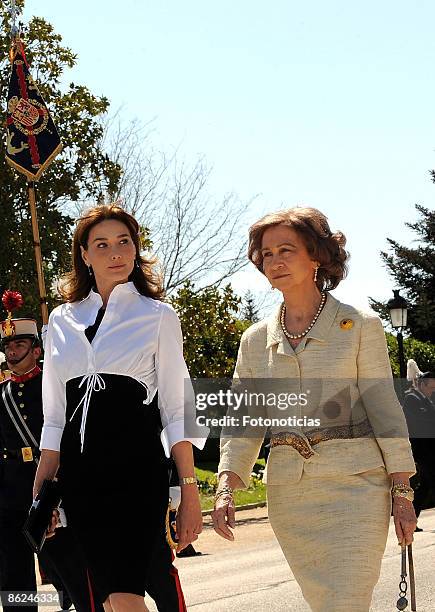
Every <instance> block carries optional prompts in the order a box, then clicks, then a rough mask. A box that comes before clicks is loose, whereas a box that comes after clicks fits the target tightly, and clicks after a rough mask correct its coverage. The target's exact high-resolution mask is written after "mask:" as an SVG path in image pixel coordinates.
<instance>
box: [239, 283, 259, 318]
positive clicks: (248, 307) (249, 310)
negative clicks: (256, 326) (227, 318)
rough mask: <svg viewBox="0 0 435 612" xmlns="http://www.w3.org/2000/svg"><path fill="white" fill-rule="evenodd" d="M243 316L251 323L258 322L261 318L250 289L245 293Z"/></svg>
mask: <svg viewBox="0 0 435 612" xmlns="http://www.w3.org/2000/svg"><path fill="white" fill-rule="evenodd" d="M241 317H242V319H243V320H244V321H247V322H249V323H257V321H258V320H259V316H258V308H257V305H256V303H255V299H254V296H253V295H252V293H251V292H250V291H249V290H248V291H247V292H246V293H245V295H244V297H243V301H242V309H241Z"/></svg>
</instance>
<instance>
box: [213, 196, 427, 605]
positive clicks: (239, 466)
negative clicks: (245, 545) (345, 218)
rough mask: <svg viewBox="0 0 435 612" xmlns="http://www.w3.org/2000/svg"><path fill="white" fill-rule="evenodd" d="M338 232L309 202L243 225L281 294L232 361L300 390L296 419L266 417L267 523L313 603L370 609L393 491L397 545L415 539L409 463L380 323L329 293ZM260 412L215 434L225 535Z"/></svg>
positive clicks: (337, 271) (239, 376)
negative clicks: (232, 430) (233, 429)
mask: <svg viewBox="0 0 435 612" xmlns="http://www.w3.org/2000/svg"><path fill="white" fill-rule="evenodd" d="M345 242H346V240H345V237H344V236H343V234H342V233H340V232H336V233H332V232H331V230H330V228H329V225H328V221H327V219H326V217H325V216H324V215H323V214H322V213H321V212H320V211H318V210H316V209H313V208H291V209H289V210H283V211H280V212H277V213H273V214H269V215H266V216H265V217H263V218H262V219H260V220H259V221H258V222H257V223H255V224H254V225H253V226H252V227H251V228H250V235H249V258H250V260H251V261H252V262H253V263H254V264H255V265H256V267H257V268H258V269H259V270H260V271H261V272H262V273H263V274H264V275H265V276H266V277H267V279H268V280H269V282H270V284H271V286H272V287H273V288H276V289H278V290H279V291H281V292H282V295H283V303H282V304H281V305H280V306H279V308H278V310H277V312H275V313H274V314H273V315H272V316H271V317H270V318H268V319H265V320H263V321H261V322H259V323H256V324H254V325H252V326H251V327H250V328H249V329H248V330H247V331H246V332H245V333H244V334H243V336H242V339H241V344H240V349H239V355H238V360H237V365H236V370H235V380H236V381H239V383H240V381H241V380H243V379H248V380H251V381H253V382H254V384H257V390H258V387H259V386H260V383H261V381H263V384H268V385H269V386H270V380H271V379H274V380H275V382H274V383H273V384H274V385H275V386H276V389H277V390H278V389H279V390H283V389H286V390H287V391H288V392H294V393H293V397H298V398H299V400H300V401H299V403H298V406H297V407H296V408H292V410H293V413H294V415H295V420H294V421H291V420H290V419H289V423H295V425H294V426H293V427H292V426H289V427H284V428H283V427H281V426H280V425H279V424H278V425H277V426H272V428H271V451H270V455H269V458H268V465H267V495H268V506H269V518H270V523H271V526H272V528H273V530H274V532H275V535H276V537H277V539H278V542H279V544H280V546H281V548H282V550H283V553H284V555H285V557H286V559H287V562H288V564H289V566H290V568H291V570H292V572H293V574H294V576H295V578H296V580H297V581H298V583H299V585H300V586H301V589H302V592H303V595H304V597H305V599H306V601H307V602H308V604H309V605H310V607H311V609H312V610H313V612H349V610H352V612H367V611H368V610H369V607H370V602H371V598H372V593H373V589H374V586H375V584H376V582H377V580H378V578H379V573H380V566H381V560H382V556H383V552H384V549H385V545H386V540H387V534H388V526H389V519H390V514H391V490H392V491H393V513H394V522H395V527H396V533H397V538H398V542H399V544H401V545H402V546H403V545H406V544H409V543H410V542H411V541H412V537H413V536H412V534H413V532H414V529H415V525H416V519H415V514H414V509H413V506H412V497H413V494H412V489H411V488H410V486H409V477H410V476H411V475H412V474H413V473H414V469H415V466H414V461H413V458H412V453H411V449H410V445H409V440H408V434H407V429H406V422H405V419H404V416H403V412H402V409H401V406H400V404H399V402H398V400H397V398H396V395H395V392H394V388H393V384H392V376H391V369H390V364H389V360H388V353H387V348H386V342H385V336H384V332H383V329H382V325H381V322H380V320H379V318H378V317H377V316H376V315H374V314H373V313H366V312H363V311H360V310H358V309H356V308H354V307H353V306H349V305H347V304H342V303H340V302H339V301H338V300H337V299H335V298H334V297H333V296H332V295H331V293H330V290H332V289H335V287H337V285H338V284H339V282H340V281H341V280H342V278H343V277H344V275H345V272H346V261H347V257H348V255H347V253H346V251H345V249H344V246H345ZM278 379H280V380H278ZM268 406H269V404H268ZM264 414H265V415H266V416H267V415H268V414H270V408H269V407H268V408H265V407H264ZM272 417H276V411H275V413H274V414H273V415H272ZM302 417H307V418H306V419H305V420H304V418H302ZM309 417H310V418H311V420H307V419H308V418H309ZM315 417H317V418H318V419H319V421H318V423H316V422H315V421H314V418H315ZM270 422H271V423H272V425H273V423H274V422H275V421H274V420H273V418H272V420H271V421H270ZM278 422H280V421H279V419H278ZM281 422H282V421H281ZM304 423H307V424H308V425H307V426H304ZM310 423H311V426H310ZM313 423H316V425H313ZM319 423H320V424H319ZM262 424H263V425H262ZM267 424H268V423H267V421H266V420H265V419H263V421H261V419H256V421H255V425H252V426H250V425H249V424H248V426H247V427H246V428H245V429H244V431H243V435H242V434H241V433H240V434H237V433H236V435H232V436H230V435H229V434H228V433H227V434H225V433H223V436H222V438H221V460H220V464H219V486H218V491H217V494H216V504H215V511H214V515H213V520H214V527H215V530H216V531H217V533H219V534H220V535H221V536H222V537H224V538H227V539H228V540H233V539H234V536H233V532H232V528H234V526H235V519H234V502H233V490H234V489H235V488H243V487H245V486H247V484H248V482H249V477H250V473H251V470H252V467H253V464H254V462H255V460H256V458H257V456H258V452H259V449H260V446H261V443H262V441H263V437H264V435H265V432H266V426H267Z"/></svg>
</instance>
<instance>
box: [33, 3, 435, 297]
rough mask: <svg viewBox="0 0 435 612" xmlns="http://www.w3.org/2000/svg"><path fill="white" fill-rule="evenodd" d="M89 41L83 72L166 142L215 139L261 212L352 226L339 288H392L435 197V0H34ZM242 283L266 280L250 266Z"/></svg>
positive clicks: (228, 183)
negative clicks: (404, 247)
mask: <svg viewBox="0 0 435 612" xmlns="http://www.w3.org/2000/svg"><path fill="white" fill-rule="evenodd" d="M32 14H36V15H39V16H43V17H45V18H46V19H47V20H48V21H50V22H51V23H52V24H53V25H54V27H55V29H56V31H57V32H58V33H60V34H61V35H62V36H63V38H64V42H65V43H66V44H68V45H69V46H70V47H71V48H72V49H73V50H74V51H75V52H76V53H77V54H78V59H79V61H78V65H77V67H76V68H75V69H74V70H73V71H71V73H70V74H68V75H67V80H68V81H75V82H77V83H84V84H86V85H88V86H89V87H90V88H91V90H92V91H93V92H94V93H96V94H104V95H106V96H107V97H108V98H109V99H110V100H111V102H112V105H113V107H114V108H115V109H116V108H118V107H119V106H121V105H122V106H123V111H122V112H123V115H124V116H125V118H126V119H127V120H128V119H129V118H133V117H138V118H139V119H141V120H142V121H144V122H147V121H149V120H151V119H154V127H155V129H156V133H155V140H156V141H157V144H158V145H159V146H161V148H163V149H170V148H171V147H173V146H178V145H180V144H181V149H182V152H183V155H184V156H185V157H186V158H187V159H188V160H189V159H192V160H193V159H195V158H196V156H197V155H198V154H204V155H205V157H206V159H207V161H208V163H209V164H210V165H213V167H214V171H213V176H212V179H211V182H210V189H211V191H212V193H213V194H215V195H216V196H217V197H218V198H219V196H222V195H223V194H225V193H227V192H229V191H235V192H237V193H238V194H239V196H240V197H241V198H242V199H246V200H248V199H250V198H251V197H252V196H253V195H256V194H258V197H257V198H256V200H255V202H254V203H253V204H252V206H251V208H250V210H249V212H248V218H247V222H248V223H250V222H253V221H255V220H256V219H257V218H258V217H259V216H260V215H261V214H263V213H264V212H266V211H269V210H274V209H277V208H281V207H284V206H293V205H296V204H306V205H311V206H315V207H317V208H319V209H321V210H322V211H323V212H325V213H326V214H327V216H328V217H329V220H330V224H331V226H332V228H333V229H341V230H342V231H343V232H344V233H345V234H346V235H347V237H348V248H349V250H350V252H351V256H352V258H351V264H350V274H349V277H348V279H347V280H346V281H345V282H344V283H342V285H340V287H339V289H338V290H337V291H336V292H335V295H336V296H338V297H339V298H340V299H342V300H343V301H347V302H349V303H352V304H355V305H359V306H365V305H366V304H367V296H368V295H370V296H374V297H378V298H385V297H389V296H390V295H392V294H391V290H392V289H393V284H392V281H391V280H390V279H389V277H388V275H387V274H386V272H385V270H384V269H383V268H382V266H381V261H380V258H379V251H380V250H381V249H384V248H385V247H386V240H385V238H386V236H390V237H394V238H396V239H397V240H399V241H403V242H405V243H409V242H410V240H411V238H412V234H411V233H410V232H409V231H408V230H406V228H405V227H404V223H405V221H412V220H414V219H415V217H416V213H415V210H414V208H413V206H414V204H415V203H417V202H419V203H422V204H423V205H425V206H427V207H430V208H433V202H434V196H435V185H433V184H432V183H431V181H430V177H429V174H428V170H429V169H430V168H434V167H435V103H434V102H435V100H434V97H435V85H434V83H435V81H434V78H433V69H434V68H433V67H434V65H435V37H434V35H433V24H434V23H435V3H433V2H432V1H428V0H420V1H419V2H418V3H410V2H408V1H405V0H395V1H392V0H383V1H382V2H379V1H377V2H375V1H373V0H367V1H366V2H365V3H363V4H362V3H357V2H349V1H347V2H345V1H339V0H330V1H329V2H326V1H324V0H312V1H309V0H308V1H306V2H295V1H290V0H288V1H283V0H270V1H269V2H267V3H266V2H259V1H258V0H250V1H248V0H236V1H234V0H233V1H232V2H230V1H228V0H221V1H220V2H219V3H217V2H216V3H211V2H204V1H202V2H200V1H198V0H186V1H185V2H179V1H176V0H159V1H158V2H156V1H154V2H150V1H149V0H124V2H114V1H112V0H105V1H104V2H103V1H102V0H94V1H93V2H89V1H88V2H85V1H84V0H75V1H74V2H64V1H59V0H44V1H43V2H42V1H41V0H39V1H36V0H27V2H26V9H25V13H24V18H25V19H28V18H29V17H30V16H31V15H32ZM234 286H235V288H236V289H237V290H238V291H239V292H243V291H244V290H246V289H247V288H249V287H251V288H252V289H254V288H258V287H264V288H266V284H265V283H263V280H262V279H261V276H260V275H259V273H257V272H256V271H254V270H253V269H251V268H248V271H246V272H243V273H239V274H238V275H237V277H236V278H235V279H234Z"/></svg>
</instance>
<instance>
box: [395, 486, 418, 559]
mask: <svg viewBox="0 0 435 612" xmlns="http://www.w3.org/2000/svg"><path fill="white" fill-rule="evenodd" d="M393 516H394V526H395V528H396V535H397V541H398V543H399V544H400V546H402V548H403V547H404V546H408V544H411V543H412V541H413V539H414V538H413V533H414V531H415V528H416V526H417V518H416V516H415V510H414V506H413V505H412V502H411V501H409V499H405V498H404V497H393Z"/></svg>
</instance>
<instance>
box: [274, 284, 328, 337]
mask: <svg viewBox="0 0 435 612" xmlns="http://www.w3.org/2000/svg"><path fill="white" fill-rule="evenodd" d="M325 302H326V293H324V292H323V291H322V299H321V300H320V305H319V308H318V309H317V312H316V314H315V315H314V318H313V320H312V321H311V323H310V324H309V325H308V327H307V329H305V330H304V331H303V332H301V333H300V334H291V333H290V332H289V331H288V330H287V328H286V326H285V303H283V305H282V307H281V317H280V318H281V327H282V331H283V332H284V334H285V335H286V336H287V338H288V339H289V340H299V339H300V338H303V337H304V336H306V335H307V334H308V332H309V331H310V329H311V328H312V327H313V325H314V323H315V322H316V321H317V319H318V318H319V315H320V313H321V312H322V310H323V306H324V305H325Z"/></svg>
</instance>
